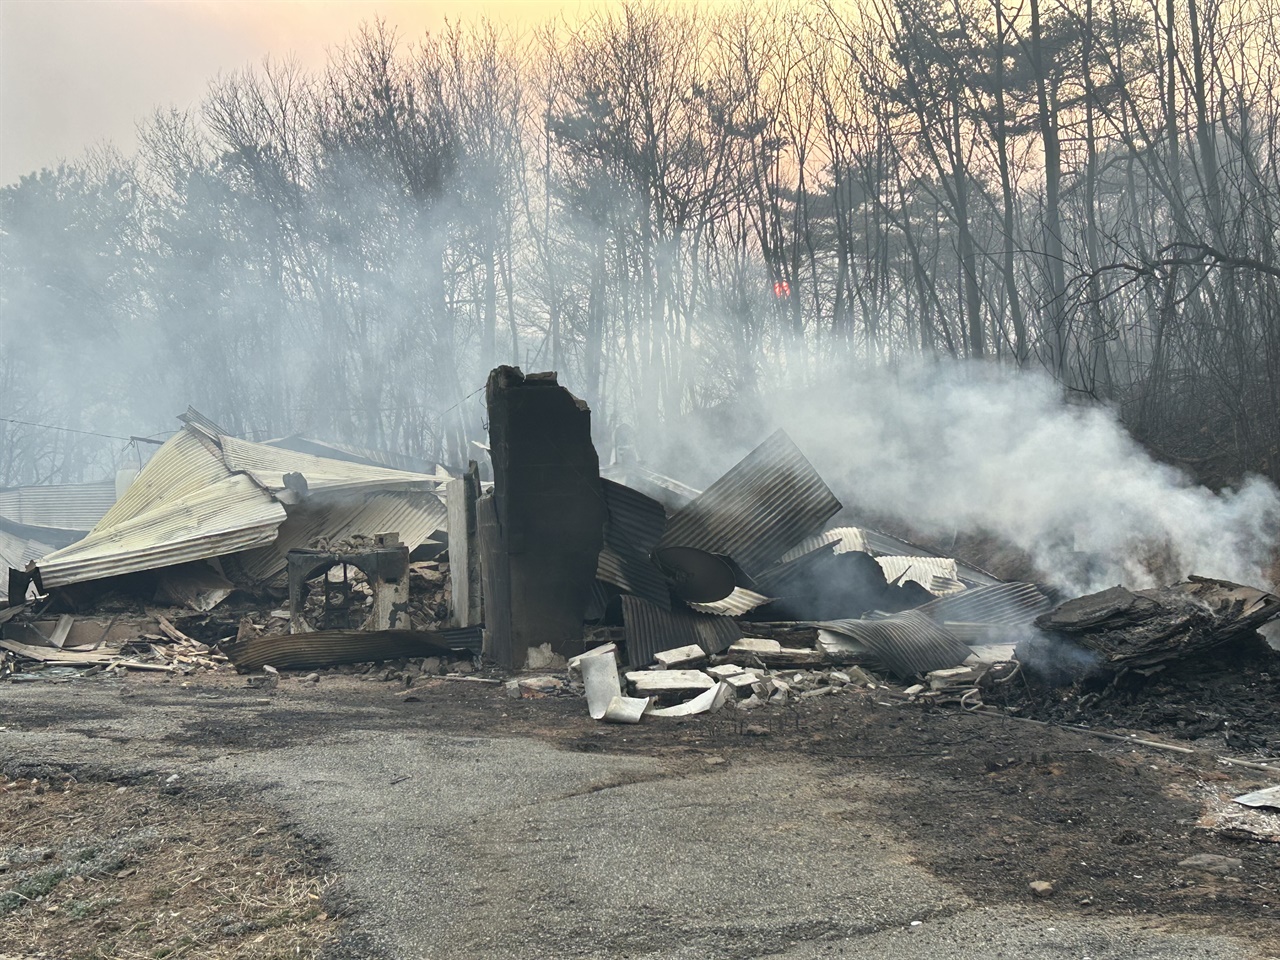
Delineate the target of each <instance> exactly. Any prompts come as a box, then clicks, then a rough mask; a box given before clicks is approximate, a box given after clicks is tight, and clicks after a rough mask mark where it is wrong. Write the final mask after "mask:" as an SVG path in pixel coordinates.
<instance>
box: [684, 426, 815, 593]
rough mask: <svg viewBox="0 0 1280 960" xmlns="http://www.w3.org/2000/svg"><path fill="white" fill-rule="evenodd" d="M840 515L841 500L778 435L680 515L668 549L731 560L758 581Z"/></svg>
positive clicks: (782, 434)
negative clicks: (692, 550) (690, 549)
mask: <svg viewBox="0 0 1280 960" xmlns="http://www.w3.org/2000/svg"><path fill="white" fill-rule="evenodd" d="M839 510H840V501H839V500H837V499H836V495H835V494H834V493H832V492H831V490H830V488H829V487H828V486H827V485H826V484H825V483H824V482H823V480H822V477H820V476H818V473H817V471H816V470H814V469H813V465H812V464H810V463H809V461H808V460H807V459H805V456H804V454H803V453H801V452H800V448H799V447H797V446H796V445H795V443H794V442H792V440H791V438H790V437H789V436H787V434H786V432H785V431H783V430H778V431H777V432H775V433H774V434H773V435H772V436H770V437H769V438H768V439H767V440H765V441H764V443H762V444H760V446H758V447H756V448H755V449H754V450H752V451H751V452H750V453H749V454H747V456H746V457H744V458H743V459H742V460H741V461H739V462H738V463H737V464H736V465H735V466H734V467H732V468H731V469H730V470H729V472H728V473H726V474H725V475H724V476H722V477H721V478H720V479H719V480H717V481H716V482H715V483H713V484H711V486H709V487H707V489H706V490H704V491H703V492H702V493H701V494H700V495H699V496H698V497H697V499H695V500H694V501H693V502H692V503H689V504H687V505H686V506H684V507H682V508H681V509H680V510H678V511H677V512H676V513H675V515H674V516H672V517H671V519H670V520H669V521H668V523H667V530H666V533H665V534H664V535H663V538H662V546H669V547H695V548H697V549H699V550H706V551H708V552H710V553H718V554H722V555H725V556H729V557H732V558H733V560H734V562H735V563H737V564H738V566H740V567H741V568H742V569H743V570H744V571H746V573H747V574H748V576H752V577H754V576H756V575H758V574H760V573H762V572H764V571H765V570H766V569H768V567H769V566H770V565H771V564H773V563H775V562H776V561H777V560H778V559H779V558H780V557H781V556H782V555H783V554H784V553H786V552H787V551H788V550H789V549H790V548H791V547H793V546H795V545H796V544H797V543H799V542H800V541H802V540H804V538H805V537H808V536H810V535H811V534H813V533H814V531H816V530H818V529H820V528H821V527H822V525H823V524H824V523H826V522H827V520H829V519H831V517H832V516H834V515H835V514H836V513H837V512H838V511H839Z"/></svg>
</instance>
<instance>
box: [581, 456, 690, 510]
mask: <svg viewBox="0 0 1280 960" xmlns="http://www.w3.org/2000/svg"><path fill="white" fill-rule="evenodd" d="M600 476H601V477H603V478H605V479H606V480H612V481H613V482H615V483H619V484H621V485H622V486H624V487H628V488H630V489H632V490H635V491H637V492H639V493H643V494H644V495H645V496H647V497H652V498H653V499H654V500H657V501H658V502H659V503H661V504H663V505H664V506H665V507H668V508H669V509H672V510H675V509H679V508H680V507H683V506H684V505H685V504H686V503H688V502H689V501H690V500H692V499H694V498H695V497H697V496H698V495H699V494H700V493H701V491H700V490H697V489H696V488H694V487H691V486H688V485H687V484H684V483H681V482H680V481H679V480H674V479H672V478H671V477H667V476H663V475H662V474H660V473H656V472H654V471H653V470H650V469H648V468H647V467H642V466H641V465H640V464H638V463H614V464H610V465H609V466H606V467H601V468H600Z"/></svg>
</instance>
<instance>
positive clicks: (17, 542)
mask: <svg viewBox="0 0 1280 960" xmlns="http://www.w3.org/2000/svg"><path fill="white" fill-rule="evenodd" d="M52 549H53V548H52V547H51V546H49V545H48V544H47V543H40V542H39V541H38V540H29V539H27V538H25V537H15V536H14V535H13V534H11V533H8V532H6V531H4V530H0V600H7V599H8V597H9V570H10V569H13V570H25V569H26V568H27V564H28V563H30V562H31V561H32V560H39V559H40V558H41V557H43V556H44V555H45V554H46V553H48V552H49V551H50V550H52Z"/></svg>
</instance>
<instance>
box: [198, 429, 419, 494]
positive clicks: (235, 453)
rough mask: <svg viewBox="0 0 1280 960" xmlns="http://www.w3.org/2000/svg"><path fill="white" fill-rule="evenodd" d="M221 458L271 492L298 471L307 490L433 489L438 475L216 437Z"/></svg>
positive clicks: (311, 491)
mask: <svg viewBox="0 0 1280 960" xmlns="http://www.w3.org/2000/svg"><path fill="white" fill-rule="evenodd" d="M217 443H218V444H219V445H220V446H221V447H222V458H223V460H224V462H225V463H226V465H227V467H228V468H229V469H231V470H233V471H237V472H243V473H247V474H248V475H249V476H251V477H253V479H254V480H255V481H257V483H258V485H259V486H261V487H262V488H263V489H265V490H270V491H272V492H277V491H282V490H284V489H286V487H285V482H284V475H285V474H286V473H300V474H302V475H303V476H304V477H306V478H307V489H308V491H309V492H310V493H316V492H321V491H323V492H334V491H338V490H387V489H391V488H394V487H399V488H405V489H417V490H434V489H435V488H436V487H437V486H438V485H439V484H440V483H442V482H445V481H442V480H441V478H439V477H434V476H428V475H426V474H421V473H408V472H406V471H404V470H390V469H388V468H387V467H371V466H368V465H366V464H363V463H350V462H347V461H343V460H328V459H326V458H324V457H313V456H311V454H308V453H298V452H297V451H295V450H283V449H280V448H279V447H269V446H267V445H266V444H265V443H251V442H249V441H248V440H241V439H239V438H238V437H218V438H217Z"/></svg>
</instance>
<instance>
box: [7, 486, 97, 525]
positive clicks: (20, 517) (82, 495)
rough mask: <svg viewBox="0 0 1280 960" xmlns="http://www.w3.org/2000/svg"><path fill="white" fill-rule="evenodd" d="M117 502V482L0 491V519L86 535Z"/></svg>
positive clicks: (14, 488)
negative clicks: (84, 533)
mask: <svg viewBox="0 0 1280 960" xmlns="http://www.w3.org/2000/svg"><path fill="white" fill-rule="evenodd" d="M115 502H116V483H115V481H114V480H104V481H103V482H101V483H64V484H51V485H49V486H33V487H10V488H8V489H6V490H0V517H4V518H5V519H6V520H12V521H13V522H14V523H20V524H22V525H23V526H26V527H48V528H50V529H53V530H74V531H79V532H88V531H89V530H92V529H93V527H94V524H96V523H97V522H98V521H99V520H101V519H102V517H103V515H104V514H106V512H107V511H108V510H110V509H111V506H112V504H114V503H115Z"/></svg>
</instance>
